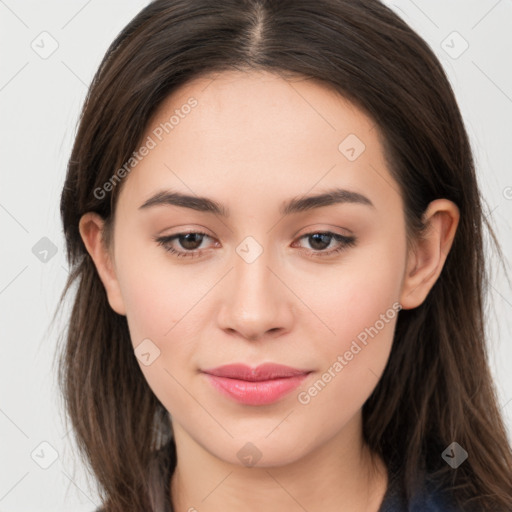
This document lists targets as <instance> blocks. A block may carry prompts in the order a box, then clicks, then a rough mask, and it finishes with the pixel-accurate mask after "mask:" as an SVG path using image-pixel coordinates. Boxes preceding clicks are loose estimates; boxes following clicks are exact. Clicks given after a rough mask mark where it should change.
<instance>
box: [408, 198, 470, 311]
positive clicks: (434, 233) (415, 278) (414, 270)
mask: <svg viewBox="0 0 512 512" xmlns="http://www.w3.org/2000/svg"><path fill="white" fill-rule="evenodd" d="M459 218H460V213H459V209H458V207H457V205H456V204H455V203H453V202H452V201H449V200H448V199H436V200H435V201H432V202H431V203H430V204H429V205H428V208H427V209H426V210H425V213H424V215H423V220H424V222H425V224H426V225H427V231H426V233H425V235H424V236H423V237H422V238H420V239H417V240H416V241H415V244H414V248H412V249H411V250H410V252H409V254H408V257H407V265H406V271H405V275H404V281H403V285H402V295H401V300H400V303H401V304H402V307H403V309H413V308H416V307H418V306H419V305H421V304H422V303H423V301H424V300H425V298H426V297H427V295H428V293H429V292H430V290H431V289H432V287H433V286H434V284H435V282H436V281H437V279H438V277H439V275H440V274H441V271H442V269H443V266H444V263H445V261H446V257H447V256H448V253H449V252H450V249H451V247H452V243H453V240H454V238H455V233H456V230H457V226H458V223H459Z"/></svg>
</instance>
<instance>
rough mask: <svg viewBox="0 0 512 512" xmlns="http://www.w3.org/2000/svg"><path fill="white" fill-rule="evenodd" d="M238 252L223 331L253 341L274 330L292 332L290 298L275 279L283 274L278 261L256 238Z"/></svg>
mask: <svg viewBox="0 0 512 512" xmlns="http://www.w3.org/2000/svg"><path fill="white" fill-rule="evenodd" d="M235 252H236V254H234V255H233V260H232V261H233V267H234V268H233V271H232V272H231V273H230V274H231V277H230V280H231V284H230V286H228V287H227V288H228V290H227V294H226V296H224V297H223V300H222V305H223V307H222V310H221V315H220V324H221V327H222V328H224V329H230V330H235V331H238V332H239V334H241V335H243V336H244V337H247V338H251V339H254V338H259V337H260V336H262V335H264V334H265V333H266V332H267V331H270V330H273V331H275V330H279V329H283V328H284V329H285V330H286V329H288V327H289V325H288V324H289V322H290V321H291V310H290V307H289V306H290V305H289V297H287V296H286V289H285V287H284V286H283V284H282V283H281V282H280V280H279V279H278V278H277V277H276V276H275V275H274V272H275V273H278V272H279V270H278V268H277V263H276V262H277V260H278V258H273V257H272V256H273V252H272V250H271V249H270V248H267V247H264V244H260V243H259V242H258V241H256V240H255V239H254V238H253V237H247V238H245V239H244V240H243V241H242V242H241V243H240V244H239V245H238V246H237V247H236V251H235ZM274 267H276V268H274ZM270 269H272V271H271V270H270Z"/></svg>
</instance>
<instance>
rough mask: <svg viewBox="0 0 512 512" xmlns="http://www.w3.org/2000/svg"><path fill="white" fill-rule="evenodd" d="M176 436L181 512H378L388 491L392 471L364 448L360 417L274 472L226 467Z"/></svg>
mask: <svg viewBox="0 0 512 512" xmlns="http://www.w3.org/2000/svg"><path fill="white" fill-rule="evenodd" d="M173 430H174V437H175V441H176V449H177V466H176V468H175V471H174V473H173V475H172V479H171V495H172V503H173V508H174V510H175V512H214V511H218V510H222V511H223V512H234V511H239V510H245V511H247V512H262V511H264V512H278V511H279V512H281V511H282V510H287V511H291V512H295V511H297V512H304V510H307V511H308V512H317V511H318V512H320V511H322V512H349V511H350V512H359V511H360V512H363V511H364V512H377V511H378V509H379V507H380V504H381V503H382V499H383V497H384V494H385V492H386V489H387V484H388V477H387V469H386V467H385V464H384V462H383V461H382V459H380V458H379V457H377V456H372V454H371V453H370V450H369V449H368V447H367V446H366V445H365V444H364V442H363V439H362V428H361V418H360V416H359V417H357V418H354V421H353V422H351V424H350V425H347V426H346V428H345V429H344V430H343V431H342V432H340V433H339V435H338V436H336V437H334V438H332V439H331V440H329V441H328V442H327V443H325V444H324V445H322V446H320V447H319V448H317V449H316V450H315V451H314V452H310V453H308V454H307V455H305V456H304V457H302V458H300V459H297V460H295V461H293V462H291V463H288V464H285V465H281V466H277V465H273V466H268V467H262V466H258V467H256V466H254V467H244V466H241V465H237V464H232V463H229V462H226V461H224V460H222V459H220V458H218V457H216V456H215V455H213V454H212V453H210V452H208V451H207V450H205V449H204V448H203V447H202V446H200V445H199V444H198V443H196V442H195V441H194V440H193V439H192V438H191V437H190V436H189V435H188V434H187V433H186V431H184V430H183V429H182V428H181V426H180V425H178V424H174V425H173Z"/></svg>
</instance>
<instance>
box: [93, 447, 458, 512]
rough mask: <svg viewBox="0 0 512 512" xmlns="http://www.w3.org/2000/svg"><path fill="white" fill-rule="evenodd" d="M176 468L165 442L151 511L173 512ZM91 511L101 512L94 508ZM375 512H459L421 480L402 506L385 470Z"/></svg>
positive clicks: (394, 476) (153, 474) (398, 487)
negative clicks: (385, 478) (381, 495)
mask: <svg viewBox="0 0 512 512" xmlns="http://www.w3.org/2000/svg"><path fill="white" fill-rule="evenodd" d="M175 465H176V448H175V445H174V442H172V441H171V442H169V443H167V444H166V445H164V446H163V447H162V448H161V449H160V450H158V452H157V454H156V456H155V458H154V460H153V463H152V466H151V468H150V481H151V482H152V490H151V495H152V501H153V510H154V512H174V509H173V507H172V504H171V501H170V487H169V485H170V481H171V476H172V472H173V470H174V467H175ZM95 512H104V509H102V508H98V509H97V510H96V511H95ZM378 512H460V511H459V510H458V509H456V508H455V507H453V506H450V504H449V501H448V498H447V497H446V496H444V495H443V494H441V493H440V492H439V491H432V487H431V486H430V484H429V483H428V482H427V480H425V485H424V488H423V490H422V491H420V492H417V493H416V494H415V495H414V497H413V499H412V502H411V503H410V504H409V507H407V505H406V499H405V494H404V488H403V485H402V482H401V479H400V478H398V472H396V471H393V470H391V469H390V470H389V482H388V488H387V491H386V494H385V495H384V498H383V501H382V504H381V506H380V508H379V510H378Z"/></svg>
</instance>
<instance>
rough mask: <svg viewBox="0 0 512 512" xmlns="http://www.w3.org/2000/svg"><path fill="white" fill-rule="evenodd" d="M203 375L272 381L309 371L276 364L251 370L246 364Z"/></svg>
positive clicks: (224, 367)
mask: <svg viewBox="0 0 512 512" xmlns="http://www.w3.org/2000/svg"><path fill="white" fill-rule="evenodd" d="M202 371H203V373H208V374H210V375H215V376H217V377H227V378H230V379H239V380H246V381H252V382H257V381H263V380H272V379H283V378H286V377H294V376H296V375H305V374H307V373H310V372H309V370H299V369H297V368H292V367H291V366H285V365H282V364H276V363H264V364H260V365H259V366H257V367H256V368H251V367H250V366H247V365H245V364H241V363H234V364H226V365H223V366H218V367H216V368H209V369H206V370H202Z"/></svg>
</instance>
